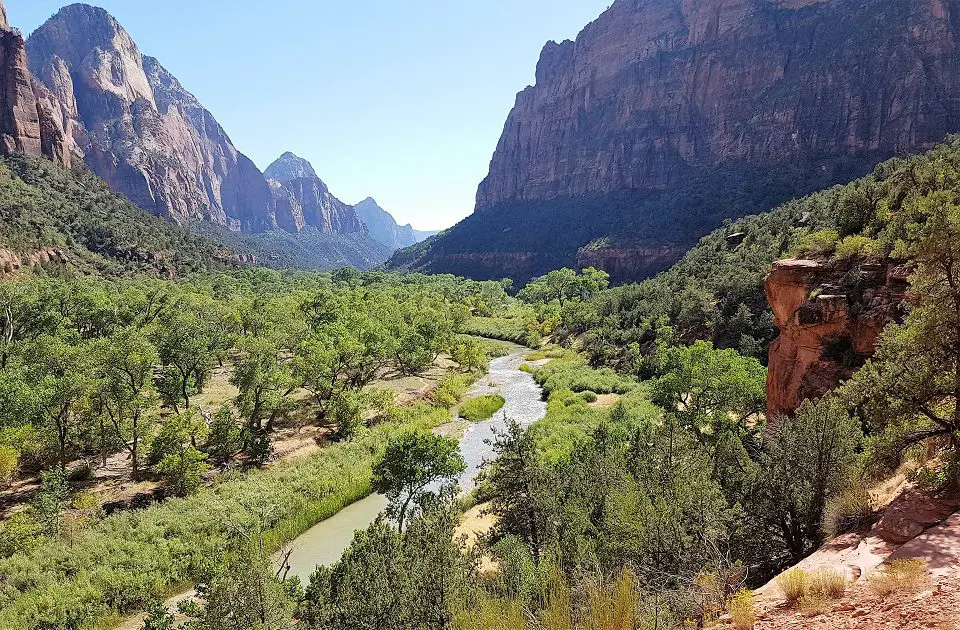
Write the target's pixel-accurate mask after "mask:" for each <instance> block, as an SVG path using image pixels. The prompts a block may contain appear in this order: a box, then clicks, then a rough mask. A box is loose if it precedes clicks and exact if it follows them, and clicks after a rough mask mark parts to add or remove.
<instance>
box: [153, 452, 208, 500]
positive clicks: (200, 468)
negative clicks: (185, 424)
mask: <svg viewBox="0 0 960 630" xmlns="http://www.w3.org/2000/svg"><path fill="white" fill-rule="evenodd" d="M206 459H207V454H206V453H201V452H200V451H198V450H197V449H195V448H193V447H192V446H190V447H188V448H185V449H182V450H181V451H180V452H179V453H171V454H170V455H167V456H166V457H164V458H163V461H161V462H160V465H159V466H157V472H158V473H160V476H161V477H162V478H163V480H164V481H166V483H167V485H168V486H169V487H170V489H171V490H172V491H173V493H174V494H175V495H177V496H178V497H185V496H189V495H191V494H195V493H196V492H197V491H199V490H200V488H202V487H203V475H204V473H206V472H207V471H208V470H210V466H209V465H208V464H207V462H206Z"/></svg>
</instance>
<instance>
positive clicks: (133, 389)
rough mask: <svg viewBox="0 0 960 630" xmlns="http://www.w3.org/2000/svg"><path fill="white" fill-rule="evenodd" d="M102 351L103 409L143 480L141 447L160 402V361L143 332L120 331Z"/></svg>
mask: <svg viewBox="0 0 960 630" xmlns="http://www.w3.org/2000/svg"><path fill="white" fill-rule="evenodd" d="M98 354H99V355H100V357H99V358H100V363H99V367H98V372H99V377H100V388H99V396H98V401H99V408H100V412H101V413H102V414H104V415H105V416H106V417H107V418H108V419H109V420H110V423H111V424H112V425H113V427H114V430H115V431H116V433H117V436H118V437H119V438H120V439H121V441H122V442H123V444H124V446H125V448H126V449H127V451H128V452H129V453H130V459H131V462H132V468H133V469H132V477H133V480H134V481H139V480H140V448H141V446H142V443H143V439H144V437H145V436H146V435H147V433H148V430H149V426H148V421H149V418H148V413H149V412H150V410H151V409H152V408H153V407H154V405H155V404H156V392H155V390H154V387H153V370H154V367H155V366H156V365H157V363H158V362H159V360H160V357H159V355H158V353H157V349H156V347H154V345H153V344H152V343H150V340H149V339H148V338H147V336H146V335H145V334H144V333H143V331H140V330H137V329H136V328H125V329H123V330H120V331H119V332H117V333H116V334H114V335H112V336H111V337H110V338H108V339H107V340H105V342H104V343H103V344H102V345H101V347H100V349H99V352H98Z"/></svg>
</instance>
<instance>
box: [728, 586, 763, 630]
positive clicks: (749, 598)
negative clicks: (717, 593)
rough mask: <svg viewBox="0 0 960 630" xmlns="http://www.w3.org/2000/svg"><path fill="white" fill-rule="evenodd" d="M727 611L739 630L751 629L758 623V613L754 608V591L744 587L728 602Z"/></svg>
mask: <svg viewBox="0 0 960 630" xmlns="http://www.w3.org/2000/svg"><path fill="white" fill-rule="evenodd" d="M727 612H728V613H730V620H731V621H732V622H733V626H734V627H735V628H737V630H749V629H750V628H753V626H754V624H756V623H757V613H756V612H755V611H754V609H753V591H749V590H747V589H743V590H741V591H740V592H738V593H737V594H736V595H734V596H733V597H731V598H730V601H729V602H727Z"/></svg>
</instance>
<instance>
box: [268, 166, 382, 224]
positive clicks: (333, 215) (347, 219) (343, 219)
mask: <svg viewBox="0 0 960 630" xmlns="http://www.w3.org/2000/svg"><path fill="white" fill-rule="evenodd" d="M265 174H266V176H267V177H268V178H269V184H270V190H271V192H272V194H273V197H274V200H275V206H276V218H277V223H278V224H279V225H280V226H281V227H283V228H284V229H286V230H287V231H288V232H299V231H300V230H302V229H303V227H304V226H305V225H311V226H313V227H315V228H317V229H318V230H320V232H322V233H324V234H362V235H364V236H366V235H368V234H369V231H368V230H367V227H366V226H365V225H364V224H363V221H361V220H360V217H359V216H357V213H356V212H355V211H354V209H353V207H352V206H349V205H347V204H345V203H343V202H342V201H340V200H339V199H337V198H336V197H334V196H333V194H331V192H330V189H329V188H327V185H326V184H324V183H323V180H321V179H320V178H319V177H317V173H316V171H314V170H313V166H311V164H310V162H307V161H306V160H305V159H303V158H301V157H297V156H296V155H294V154H293V153H290V152H287V153H284V154H283V155H281V156H280V157H279V158H278V159H277V160H276V161H275V162H274V163H273V164H271V165H270V166H268V167H267V170H266V171H265Z"/></svg>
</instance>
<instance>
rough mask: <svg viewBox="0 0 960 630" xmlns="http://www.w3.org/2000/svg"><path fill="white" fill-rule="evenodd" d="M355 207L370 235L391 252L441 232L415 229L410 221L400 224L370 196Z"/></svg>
mask: <svg viewBox="0 0 960 630" xmlns="http://www.w3.org/2000/svg"><path fill="white" fill-rule="evenodd" d="M354 209H355V210H356V211H357V214H358V215H359V216H360V218H361V219H362V220H363V222H364V223H366V224H367V228H369V230H370V236H372V237H373V238H374V239H375V240H376V241H377V242H379V243H382V244H383V245H386V246H387V247H388V248H390V251H391V252H393V251H396V250H398V249H402V248H404V247H410V246H411V245H416V244H417V243H420V242H422V241H425V240H427V239H428V238H430V237H431V236H434V235H435V234H438V233H439V232H424V231H421V230H415V229H413V226H412V225H410V224H409V223H408V224H407V225H398V224H397V221H396V220H395V219H394V218H393V215H391V214H390V213H389V212H387V211H386V210H384V209H383V208H381V207H380V205H379V204H378V203H377V202H376V201H374V200H373V199H372V198H370V197H367V198H366V199H364V200H363V201H361V202H360V203H358V204H357V205H355V206H354Z"/></svg>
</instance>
